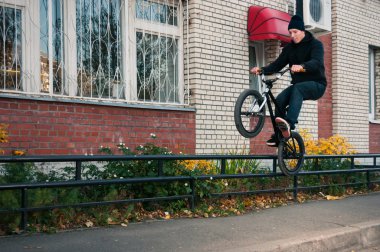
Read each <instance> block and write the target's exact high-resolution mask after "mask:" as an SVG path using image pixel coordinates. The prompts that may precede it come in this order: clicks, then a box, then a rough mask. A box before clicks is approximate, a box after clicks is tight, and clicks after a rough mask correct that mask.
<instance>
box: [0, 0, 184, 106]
mask: <svg viewBox="0 0 380 252" xmlns="http://www.w3.org/2000/svg"><path fill="white" fill-rule="evenodd" d="M51 1H52V0H48V2H49V4H50V3H51ZM154 2H158V3H168V4H171V5H173V4H172V3H174V6H176V7H178V9H177V11H178V15H177V22H178V23H177V26H173V27H170V26H172V25H168V24H158V23H157V24H153V25H152V22H150V21H148V22H147V21H139V20H137V18H136V16H135V9H136V0H120V5H121V10H120V16H121V17H120V26H121V28H120V29H121V45H120V46H121V55H122V56H121V73H122V75H123V80H122V81H123V85H124V98H122V99H112V96H110V97H107V98H97V97H82V96H80V94H79V93H78V92H77V89H78V84H79V83H78V82H77V75H78V73H77V71H78V69H77V42H76V37H77V35H76V32H77V31H76V25H77V24H76V1H63V6H62V9H63V13H64V14H63V33H64V34H65V36H64V38H63V41H62V42H63V44H64V45H63V52H62V55H63V58H64V61H63V67H62V69H63V71H64V74H63V79H64V83H63V87H62V88H63V89H65V92H64V93H63V94H55V93H54V92H53V91H52V86H53V84H52V82H50V84H49V85H50V86H49V91H48V92H42V91H41V90H42V89H41V88H42V86H41V77H40V74H41V66H40V64H41V61H40V50H39V49H38V50H34V49H35V48H40V36H39V35H38V36H36V34H40V25H41V24H40V12H39V11H40V10H39V8H40V6H39V5H40V2H39V1H38V0H37V1H30V0H3V1H2V2H1V4H2V5H6V6H7V7H9V6H10V7H12V6H13V7H14V6H17V8H19V9H21V11H22V41H23V43H22V67H23V72H25V75H22V76H23V77H22V78H27V79H23V81H22V87H23V88H22V90H18V91H16V92H12V90H1V91H4V92H1V93H0V94H1V95H3V94H5V95H6V94H10V93H14V94H17V96H18V97H17V98H23V97H25V98H26V97H28V98H30V99H34V98H36V99H40V98H43V97H45V98H47V99H49V97H50V98H52V99H54V100H56V99H58V100H65V99H69V100H72V101H74V100H80V101H81V102H86V101H88V102H91V101H94V100H95V101H102V102H106V103H109V104H115V105H117V104H120V103H123V104H125V105H129V104H131V105H133V104H146V105H149V104H152V103H153V104H154V105H159V106H166V105H175V106H181V107H182V106H183V105H188V103H185V83H184V51H183V48H184V45H183V41H184V36H185V35H184V34H183V29H184V25H183V22H184V18H185V17H184V16H183V13H184V7H183V4H182V1H181V0H174V2H173V1H172V0H171V1H161V0H154ZM49 17H51V14H49ZM138 29H142V30H143V31H149V33H150V34H161V35H163V36H165V35H168V34H170V35H168V36H170V37H172V35H174V37H172V38H175V39H178V45H177V46H178V66H176V67H177V68H178V69H177V71H178V83H177V87H176V88H177V89H178V100H177V101H175V102H165V101H155V102H151V101H148V100H147V101H139V100H138V97H137V96H138V94H137V74H136V64H137V58H136V43H135V42H136V31H137V30H138ZM50 53H51V52H50V51H49V54H50ZM50 79H51V77H50Z"/></svg>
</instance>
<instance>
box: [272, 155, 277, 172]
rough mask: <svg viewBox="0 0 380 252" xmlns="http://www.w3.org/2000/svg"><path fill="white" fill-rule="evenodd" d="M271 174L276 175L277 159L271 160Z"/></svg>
mask: <svg viewBox="0 0 380 252" xmlns="http://www.w3.org/2000/svg"><path fill="white" fill-rule="evenodd" d="M272 172H273V173H276V172H277V158H273V163H272Z"/></svg>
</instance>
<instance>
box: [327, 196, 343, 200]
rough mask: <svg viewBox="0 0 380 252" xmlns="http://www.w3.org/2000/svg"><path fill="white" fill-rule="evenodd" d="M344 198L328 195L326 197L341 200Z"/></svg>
mask: <svg viewBox="0 0 380 252" xmlns="http://www.w3.org/2000/svg"><path fill="white" fill-rule="evenodd" d="M342 198H343V197H339V196H331V195H326V199H327V200H339V199H342Z"/></svg>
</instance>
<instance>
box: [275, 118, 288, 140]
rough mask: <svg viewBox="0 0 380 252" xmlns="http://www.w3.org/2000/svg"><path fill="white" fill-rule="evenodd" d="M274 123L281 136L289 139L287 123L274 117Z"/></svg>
mask: <svg viewBox="0 0 380 252" xmlns="http://www.w3.org/2000/svg"><path fill="white" fill-rule="evenodd" d="M275 121H276V124H277V127H278V128H279V129H280V131H281V134H282V136H283V137H285V138H289V137H290V126H289V123H288V122H287V121H286V120H285V119H283V118H281V117H276V119H275Z"/></svg>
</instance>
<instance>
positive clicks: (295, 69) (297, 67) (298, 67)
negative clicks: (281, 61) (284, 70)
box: [290, 65, 305, 73]
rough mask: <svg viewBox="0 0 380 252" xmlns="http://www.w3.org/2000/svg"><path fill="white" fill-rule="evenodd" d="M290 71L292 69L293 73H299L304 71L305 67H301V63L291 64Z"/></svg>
mask: <svg viewBox="0 0 380 252" xmlns="http://www.w3.org/2000/svg"><path fill="white" fill-rule="evenodd" d="M290 71H292V72H293V73H300V72H305V68H304V67H303V65H293V66H292V67H291V68H290Z"/></svg>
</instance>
